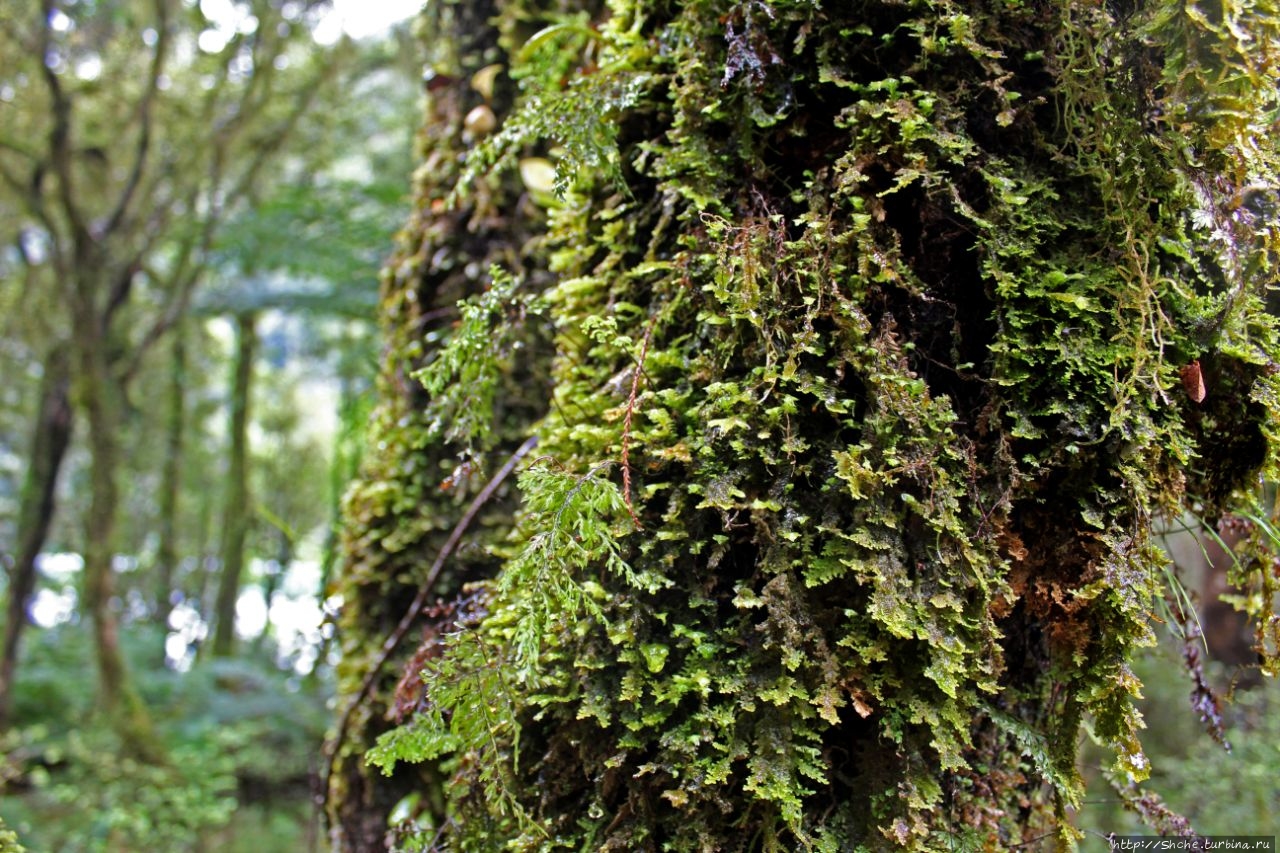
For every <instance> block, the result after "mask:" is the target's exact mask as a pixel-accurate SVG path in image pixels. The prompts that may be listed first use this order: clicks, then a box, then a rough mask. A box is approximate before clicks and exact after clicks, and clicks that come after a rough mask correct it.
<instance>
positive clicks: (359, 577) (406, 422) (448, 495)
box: [326, 2, 549, 851]
mask: <svg viewBox="0 0 1280 853" xmlns="http://www.w3.org/2000/svg"><path fill="white" fill-rule="evenodd" d="M497 11H498V10H497V7H496V5H495V4H494V3H493V2H465V3H454V2H441V3H433V4H432V5H431V7H430V8H429V9H428V10H427V11H426V12H425V13H424V15H423V18H422V19H421V21H420V27H421V28H422V33H423V35H424V41H425V43H426V45H427V48H428V50H427V57H426V64H425V75H424V89H425V97H426V105H427V106H426V117H425V121H424V124H423V127H422V130H421V132H420V134H419V149H420V153H421V157H422V161H423V162H422V166H421V167H420V168H419V170H418V171H417V173H416V174H415V176H414V185H415V204H416V210H415V213H414V214H413V216H412V218H411V220H410V221H409V223H408V224H407V225H406V227H405V229H404V230H403V232H402V233H401V234H400V235H399V238H398V246H397V251H396V254H395V256H394V257H393V259H392V260H391V262H390V264H389V265H388V267H387V269H386V270H385V272H384V276H383V288H382V299H381V307H380V314H381V320H382V328H383V335H384V338H385V340H386V342H387V346H386V350H385V357H384V361H383V367H382V372H381V377H380V380H379V385H378V396H379V405H378V408H377V410H376V412H375V414H374V419H373V422H372V423H371V425H370V430H369V447H368V449H367V452H366V456H365V463H364V465H363V470H362V472H361V476H360V479H359V481H358V482H357V483H356V485H355V486H354V487H353V488H352V489H351V491H350V492H349V493H348V495H347V497H346V499H345V507H344V517H345V520H346V531H345V535H344V542H343V564H342V567H341V573H340V577H339V579H338V581H337V584H336V586H335V591H336V592H337V594H338V595H339V596H340V598H341V601H342V611H341V615H340V617H339V620H338V625H337V628H338V636H339V640H340V644H341V652H342V663H341V665H340V667H339V693H340V696H339V703H340V707H339V713H340V715H341V724H340V730H339V734H338V737H337V738H336V739H335V741H334V742H333V743H331V745H330V751H331V752H332V753H333V754H331V756H330V761H331V762H332V763H331V767H330V774H329V777H328V779H327V782H326V797H327V809H328V817H329V822H330V827H331V835H332V838H333V841H334V844H335V845H336V846H337V848H339V849H343V850H351V851H366V850H382V849H386V847H387V845H388V844H393V843H394V840H395V838H396V832H395V831H393V830H392V829H391V827H390V825H389V820H388V819H389V815H390V814H391V812H392V810H393V809H394V808H395V807H396V805H397V804H399V803H401V802H402V801H403V802H404V804H405V805H404V808H405V809H406V810H407V812H406V813H407V814H409V815H413V814H415V812H416V811H417V810H418V809H424V810H426V811H428V812H435V813H439V812H440V811H442V809H443V796H444V794H443V791H442V790H441V787H440V786H441V779H442V777H441V776H440V774H439V773H437V772H436V771H435V770H434V769H432V768H423V769H421V770H420V771H419V770H418V769H410V770H407V771H401V772H399V773H397V774H396V775H395V776H394V777H393V778H390V779H381V778H378V777H379V776H380V775H381V774H379V773H378V771H377V770H376V769H370V768H367V767H366V766H365V763H364V758H363V756H364V753H365V752H366V751H367V750H368V749H369V748H370V747H371V746H372V745H373V743H374V741H375V739H376V738H377V736H378V735H379V734H380V733H382V732H384V731H386V730H387V729H388V728H390V727H391V726H392V725H394V723H395V721H396V720H397V719H398V718H399V717H400V716H401V715H405V714H408V713H410V712H411V711H412V708H413V706H414V701H415V700H414V698H413V697H412V694H411V692H406V690H408V688H402V689H401V696H400V698H397V696H396V690H397V683H398V682H399V681H400V679H401V675H402V673H403V671H404V670H405V669H406V666H407V664H406V659H409V658H412V657H413V656H414V654H415V651H416V650H417V648H418V646H419V645H420V644H421V643H423V642H424V637H425V638H429V637H431V636H434V635H435V633H436V632H438V631H439V630H441V628H442V626H447V625H448V624H450V616H451V610H449V609H448V608H438V607H436V606H435V605H436V604H437V603H438V602H440V601H444V602H453V600H454V599H456V598H457V597H458V596H459V595H461V594H462V593H463V590H464V587H465V585H466V584H467V583H469V582H472V581H476V580H479V579H483V578H486V577H489V576H491V575H492V574H493V573H494V571H495V570H496V568H497V567H498V565H499V564H500V561H501V558H500V556H498V555H496V554H493V553H490V550H489V549H490V547H491V546H493V545H494V544H495V543H497V542H500V541H501V540H502V538H503V536H504V535H505V534H506V533H507V532H508V530H509V529H510V526H511V518H512V514H513V507H514V482H512V483H511V484H507V485H505V486H504V487H503V488H501V489H500V490H499V491H498V493H497V495H496V496H495V497H494V498H493V499H492V500H490V501H487V502H486V503H485V505H484V506H483V507H482V512H480V513H479V514H478V516H477V517H476V518H475V520H474V522H473V523H472V524H470V526H469V528H468V530H467V533H468V540H467V543H466V545H465V547H463V548H460V549H458V550H457V551H456V552H455V553H454V554H453V556H452V559H450V560H448V561H447V563H446V564H445V567H444V571H443V572H441V573H440V575H439V577H438V578H436V579H435V582H434V583H432V584H431V585H430V589H429V592H428V597H427V603H428V605H429V606H428V607H426V608H424V610H425V612H418V613H416V614H415V618H413V620H412V633H411V634H410V635H409V636H408V637H407V639H406V640H405V641H404V642H402V643H401V644H398V645H397V647H396V648H395V649H387V648H386V645H385V644H386V641H387V640H388V638H390V637H392V636H393V634H394V633H395V631H396V627H397V625H398V624H399V623H400V622H401V620H403V619H404V618H405V615H406V613H407V612H408V611H409V610H410V605H411V604H412V603H413V601H414V599H415V597H416V596H417V595H418V593H419V592H420V591H421V588H422V585H423V583H424V582H425V581H427V580H428V578H427V574H428V570H429V567H430V566H431V564H432V562H433V560H434V559H435V558H436V557H437V556H438V555H439V553H440V552H441V549H442V548H443V547H444V545H445V543H446V541H447V540H448V538H449V534H450V532H451V530H452V529H453V528H454V527H455V525H456V524H457V522H458V521H459V520H460V519H461V517H462V516H463V515H464V514H465V511H466V508H467V507H468V506H469V505H470V504H471V503H472V502H473V500H474V499H475V497H476V495H477V493H479V492H480V491H481V489H482V488H483V487H484V486H485V484H486V482H487V480H488V479H489V477H490V476H491V475H492V474H493V473H494V471H495V470H496V469H498V468H500V466H501V465H502V464H503V463H504V461H505V459H506V458H507V457H508V456H509V455H510V454H511V453H512V452H513V450H514V449H515V448H517V447H518V446H519V445H520V444H521V443H522V442H523V441H524V440H525V438H526V435H527V433H528V430H529V428H530V425H531V424H533V423H534V422H535V421H536V420H537V419H538V418H539V417H541V416H542V414H543V412H544V407H545V402H544V398H545V394H546V392H545V388H546V386H547V384H548V382H547V377H546V375H547V371H548V367H547V363H548V361H549V347H548V346H547V336H546V335H541V336H539V335H536V334H535V335H531V336H529V337H528V339H527V340H525V339H521V340H520V342H519V345H518V346H517V345H516V344H515V342H512V345H511V346H509V347H508V349H507V351H506V352H505V353H504V354H502V356H501V359H502V364H501V365H500V366H497V367H496V368H495V370H494V371H493V373H494V376H495V382H494V390H495V393H500V396H501V398H502V401H503V402H502V410H501V411H500V412H497V413H494V414H493V417H492V419H491V420H489V421H486V422H485V427H486V428H487V430H488V432H489V437H488V440H487V441H486V442H485V443H484V444H483V445H476V444H470V443H468V442H467V441H466V440H465V439H462V440H460V431H459V429H458V428H457V425H456V424H455V423H454V420H455V419H461V420H462V421H465V419H466V413H465V411H463V412H444V411H441V410H438V409H437V410H432V411H428V410H427V400H428V398H427V395H426V393H425V391H424V390H423V388H422V385H421V384H420V383H419V382H418V380H417V379H416V378H415V372H416V371H417V370H418V369H419V368H421V367H422V365H423V364H424V363H425V361H426V360H427V358H428V355H429V353H431V352H433V351H434V350H435V349H436V348H438V347H439V345H440V342H441V340H442V339H444V338H446V337H448V335H449V331H450V329H452V328H453V327H455V326H456V325H457V324H458V322H459V311H458V307H457V305H458V302H459V300H461V299H464V298H466V297H470V296H474V295H476V294H480V293H482V292H484V291H485V290H486V289H488V287H489V285H490V284H491V281H492V279H491V275H490V269H491V265H494V264H497V265H500V266H501V267H502V268H504V269H507V270H512V271H518V272H521V273H523V274H525V275H527V276H528V278H529V280H530V281H537V282H540V284H539V286H546V284H547V281H546V280H545V273H540V272H539V266H538V261H537V258H538V257H539V255H538V253H537V251H536V244H537V242H538V241H539V240H540V233H541V228H540V226H541V223H542V220H543V216H542V213H541V211H540V209H539V208H537V206H536V205H534V204H533V203H532V201H531V200H530V199H529V198H528V197H527V196H526V195H525V193H524V192H523V189H522V187H521V185H520V183H519V181H518V179H514V178H511V177H509V176H508V177H507V178H506V179H503V178H502V177H495V178H494V179H492V180H485V181H483V182H482V183H481V184H477V185H475V186H474V187H473V188H472V192H471V193H470V194H469V197H468V198H467V199H466V200H464V201H462V202H460V203H457V204H449V203H447V199H449V197H450V195H451V194H452V193H453V192H454V189H455V186H456V185H457V182H458V178H459V174H460V172H461V167H462V163H463V160H464V158H465V156H466V153H467V152H468V151H469V150H471V149H473V148H474V147H475V146H477V145H479V144H480V143H481V142H482V141H483V139H484V137H485V136H486V135H487V134H488V133H489V132H490V130H491V129H492V124H493V123H494V122H496V120H497V119H496V116H498V115H501V114H504V113H505V112H506V111H507V110H508V109H509V108H510V105H511V103H512V99H513V96H514V85H513V84H512V83H511V81H510V79H509V78H507V77H505V76H502V75H499V76H498V78H497V79H496V80H495V79H494V72H496V71H499V70H500V69H503V68H506V67H507V65H508V64H509V63H508V59H507V56H506V49H505V47H504V43H509V42H510V40H511V39H510V38H507V39H504V38H503V34H502V32H501V31H500V30H499V28H498V27H497V26H495V22H494V17H495V15H496V14H497ZM525 26H526V27H533V28H534V29H536V22H529V23H528V24H526V25H525ZM528 32H533V29H529V30H528ZM526 35H527V33H526ZM486 68H489V69H490V70H489V71H485V70H484V69H486ZM540 276H542V277H541V278H540ZM539 337H541V338H542V340H543V343H542V344H539V343H538V338H539ZM540 352H541V354H540ZM495 355H496V354H495ZM400 646H403V648H401V647H400ZM406 798H408V799H406Z"/></svg>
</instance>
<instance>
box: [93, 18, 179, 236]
mask: <svg viewBox="0 0 1280 853" xmlns="http://www.w3.org/2000/svg"><path fill="white" fill-rule="evenodd" d="M155 6H156V32H157V33H158V36H157V39H156V45H155V53H154V54H153V56H152V57H151V71H150V74H149V75H148V77H147V86H146V90H145V91H144V92H143V94H142V99H141V100H140V101H139V102H138V109H137V113H138V124H139V130H138V145H137V148H136V149H135V150H134V154H133V166H132V167H131V168H130V170H129V177H128V179H127V180H126V181H125V185H124V189H123V190H122V191H121V193H120V199H119V201H117V202H116V207H115V210H113V211H112V213H111V216H110V217H109V218H108V219H107V224H106V227H105V229H104V233H106V234H111V233H114V232H115V230H116V229H117V228H119V227H120V223H121V222H122V221H123V220H124V218H125V216H126V215H128V212H129V206H130V205H131V204H132V203H133V199H134V197H135V195H136V194H137V191H138V185H139V184H140V183H141V182H142V174H143V172H144V171H145V170H146V166H147V155H148V154H149V153H150V150H151V133H152V121H153V117H152V113H151V106H152V103H153V102H154V101H155V97H156V93H157V92H158V91H159V90H160V80H161V78H162V77H163V76H164V63H165V59H166V58H167V57H168V53H169V36H170V30H169V4H168V2H167V0H155Z"/></svg>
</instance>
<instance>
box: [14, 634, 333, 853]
mask: <svg viewBox="0 0 1280 853" xmlns="http://www.w3.org/2000/svg"><path fill="white" fill-rule="evenodd" d="M123 639H124V641H125V648H126V652H127V654H128V656H129V659H130V660H131V661H132V662H134V663H135V665H136V664H137V663H138V662H139V661H141V660H144V659H145V657H146V656H149V655H154V650H155V648H156V645H157V640H156V637H155V636H154V635H153V634H152V633H150V632H146V631H140V630H136V629H134V630H126V631H125V633H124V636H123ZM30 640H31V645H30V647H29V649H28V656H27V657H28V659H27V660H26V661H24V664H25V667H24V669H23V672H24V675H29V677H26V678H23V679H20V680H19V682H18V688H19V689H18V692H17V695H16V696H15V699H16V702H15V714H16V719H15V726H14V727H13V729H12V730H11V731H10V734H9V735H8V736H6V738H5V741H4V743H3V750H2V751H3V755H4V758H3V766H4V775H3V782H4V784H5V787H6V788H7V790H6V791H5V796H4V798H3V805H0V814H3V815H4V819H5V820H7V821H8V822H9V824H10V826H12V827H13V828H15V829H16V830H17V831H19V832H20V833H21V834H22V837H23V839H24V840H25V842H26V843H27V844H28V845H30V846H31V847H32V849H36V850H67V851H107V850H122V849H125V850H145V849H157V850H173V851H187V850H190V851H200V850H206V849H212V848H211V847H210V845H211V844H213V839H214V838H223V839H224V840H226V839H229V838H230V837H231V835H232V834H233V825H234V824H238V822H239V820H240V818H241V807H242V803H241V801H240V792H241V787H242V786H245V787H250V788H252V789H256V790H261V791H270V792H277V793H276V795H277V796H279V797H280V802H281V804H284V803H285V802H287V801H289V800H290V798H291V797H293V796H294V794H293V793H290V792H292V791H294V789H295V787H296V786H300V787H301V788H302V791H303V793H302V794H301V797H302V800H303V802H306V801H307V799H308V795H307V793H306V791H307V790H308V789H309V785H308V777H309V775H310V773H311V772H312V770H313V765H314V755H315V752H316V750H317V749H318V745H319V743H320V741H321V739H322V738H323V735H324V728H325V723H326V717H325V710H324V707H323V702H322V701H321V697H318V696H316V695H314V694H309V693H306V692H303V691H300V690H298V689H296V688H292V689H291V688H290V687H289V686H288V684H287V683H286V681H287V678H288V676H287V674H285V673H282V672H280V671H278V670H276V669H275V668H274V667H273V666H271V665H269V664H266V663H262V662H256V661H251V660H242V661H215V662H213V663H212V664H210V665H203V666H197V667H195V668H194V669H193V670H191V671H190V672H188V673H177V672H172V671H168V670H163V669H161V670H158V671H157V670H154V669H146V668H138V670H137V671H138V672H139V675H140V679H139V681H140V683H139V690H140V692H141V693H142V695H143V698H144V700H145V701H146V702H147V704H148V707H149V708H150V709H151V710H152V712H153V713H154V714H155V715H156V717H157V719H158V720H160V721H161V725H160V726H159V731H158V736H159V737H160V738H162V739H163V743H162V747H163V753H164V755H165V756H166V761H165V762H164V763H161V764H152V763H147V762H144V761H140V760H137V759H135V758H132V757H130V756H128V755H127V754H126V753H124V752H123V751H122V750H121V749H120V745H119V741H118V739H117V738H116V737H115V735H114V734H113V733H112V731H111V729H110V727H109V726H108V725H106V724H105V722H104V721H102V720H101V719H100V718H98V717H96V716H95V715H94V713H93V711H94V708H93V703H92V696H91V695H90V694H89V693H88V692H87V691H85V690H84V687H83V685H84V684H86V683H92V673H91V671H89V668H88V666H87V665H86V663H85V661H86V660H87V659H88V648H87V643H88V637H87V636H86V634H85V632H84V631H83V629H81V628H79V627H76V626H62V627H59V628H55V629H48V630H42V631H39V632H36V633H34V634H33V635H32V636H31V637H30ZM281 720H288V721H289V723H290V724H289V725H288V726H282V725H281ZM292 819H293V820H296V818H292ZM217 849H229V848H228V847H227V845H226V844H221V843H220V846H218V848H217Z"/></svg>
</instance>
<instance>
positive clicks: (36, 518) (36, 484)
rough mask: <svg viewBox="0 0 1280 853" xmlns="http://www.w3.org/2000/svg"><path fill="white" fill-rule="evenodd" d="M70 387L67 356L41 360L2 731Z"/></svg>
mask: <svg viewBox="0 0 1280 853" xmlns="http://www.w3.org/2000/svg"><path fill="white" fill-rule="evenodd" d="M70 384H71V380H70V370H69V365H68V364H67V358H66V353H65V351H63V350H61V349H59V350H57V351H55V352H53V353H51V354H50V355H49V357H48V358H46V359H45V361H44V376H43V377H41V381H40V402H39V409H38V411H37V414H36V418H35V429H34V434H33V435H32V437H31V451H30V455H29V456H28V457H27V459H28V463H27V475H26V479H25V480H24V481H23V485H22V492H21V495H20V500H21V506H20V509H19V516H18V542H17V545H18V547H17V551H16V553H15V555H14V562H13V565H12V566H11V567H10V568H9V604H8V614H7V618H6V621H5V629H4V648H3V651H2V652H0V728H4V727H5V726H7V725H8V722H9V714H10V711H11V708H12V702H13V685H14V677H15V675H16V670H17V665H18V652H19V643H20V640H21V637H22V632H23V629H24V628H26V626H27V624H28V621H29V618H30V617H29V614H28V612H27V608H28V606H29V605H30V603H31V595H32V593H33V592H34V591H35V586H36V561H37V559H38V558H39V556H40V551H41V550H42V549H43V548H44V543H45V539H46V538H47V537H48V535H49V526H50V524H52V522H53V514H54V495H55V493H56V490H57V487H58V472H59V471H60V470H61V468H62V460H63V458H64V457H65V456H66V452H67V446H68V445H69V444H70V442H71V432H72V425H73V418H72V411H71V398H70Z"/></svg>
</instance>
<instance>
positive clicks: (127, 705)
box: [77, 322, 160, 761]
mask: <svg viewBox="0 0 1280 853" xmlns="http://www.w3.org/2000/svg"><path fill="white" fill-rule="evenodd" d="M77 338H78V344H77V346H78V352H77V355H78V356H79V361H80V364H79V367H80V376H79V385H78V388H77V393H78V397H79V400H80V404H81V406H82V407H83V408H84V410H85V414H86V423H87V426H88V431H89V435H88V444H89V459H90V461H89V483H90V485H89V490H90V491H89V509H88V513H87V515H86V519H85V548H84V575H83V585H84V591H83V593H82V598H83V607H82V609H83V612H84V613H85V614H86V615H87V616H88V617H89V620H90V622H91V624H92V626H93V640H94V653H95V656H96V660H97V667H98V681H99V690H100V695H101V702H102V708H103V710H104V711H105V712H106V714H107V716H108V717H109V718H110V720H111V722H112V724H113V726H114V727H115V729H116V731H117V733H118V734H119V736H120V738H121V740H122V741H123V744H124V748H125V750H126V751H127V752H129V753H131V754H133V755H134V756H136V757H138V758H141V759H143V760H147V761H158V760H160V754H159V752H158V749H157V747H156V744H155V737H154V733H153V727H152V722H151V717H150V715H149V714H148V712H147V710H146V707H145V706H144V705H143V703H142V700H141V697H139V696H138V694H137V692H136V691H135V690H134V688H133V685H132V682H131V680H130V678H129V673H128V666H127V664H126V661H125V658H124V653H123V650H122V649H121V646H120V620H119V615H118V613H117V607H118V602H117V601H116V598H115V569H114V566H113V562H114V559H115V540H116V533H117V527H116V508H117V506H118V505H119V503H120V486H119V474H120V465H121V461H122V459H123V447H122V444H121V434H122V427H123V424H122V421H123V410H124V388H123V387H122V386H121V384H120V382H119V380H118V379H117V377H116V376H115V375H114V374H113V372H112V370H111V361H110V360H109V355H108V351H109V350H110V346H109V345H108V342H107V339H106V336H105V335H103V334H101V333H99V330H98V328H97V326H96V324H94V323H92V322H90V323H82V324H80V325H79V326H78V328H77Z"/></svg>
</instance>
